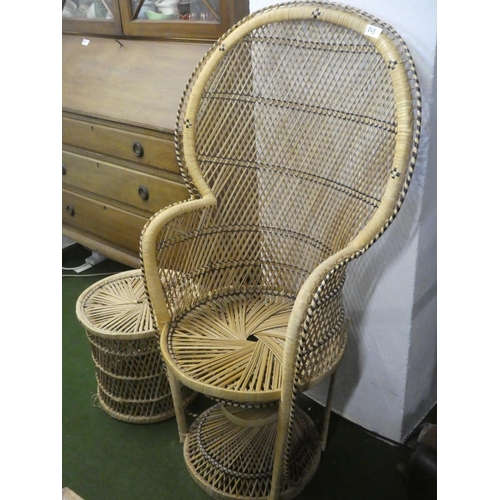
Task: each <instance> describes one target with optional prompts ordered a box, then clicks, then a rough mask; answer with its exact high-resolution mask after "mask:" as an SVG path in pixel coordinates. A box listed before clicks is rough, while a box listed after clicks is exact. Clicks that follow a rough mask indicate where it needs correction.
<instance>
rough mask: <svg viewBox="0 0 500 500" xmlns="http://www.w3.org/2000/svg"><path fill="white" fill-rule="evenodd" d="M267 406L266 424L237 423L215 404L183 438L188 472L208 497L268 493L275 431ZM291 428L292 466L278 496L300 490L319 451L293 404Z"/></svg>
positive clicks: (308, 425) (226, 499)
mask: <svg viewBox="0 0 500 500" xmlns="http://www.w3.org/2000/svg"><path fill="white" fill-rule="evenodd" d="M252 411H253V412H255V411H258V410H252ZM273 411H274V414H275V417H276V418H275V419H274V422H272V423H270V424H267V425H262V426H241V425H237V424H235V423H233V422H231V421H230V420H229V419H228V418H227V416H226V415H225V413H224V411H223V407H222V406H221V405H220V404H219V405H216V406H213V407H212V408H209V409H208V410H207V411H205V412H204V413H203V414H201V415H200V416H199V417H198V418H197V420H196V421H195V422H194V424H193V426H192V428H191V432H190V434H189V436H188V438H187V439H186V441H185V442H184V458H185V460H186V464H187V466H188V470H189V473H190V474H191V477H192V478H193V479H194V480H195V481H196V482H197V483H198V485H199V486H201V488H203V489H204V490H205V491H206V492H207V493H209V494H210V496H212V497H213V498H217V499H221V500H229V499H265V498H268V496H269V494H270V492H271V479H272V475H273V461H274V448H275V447H274V443H275V440H276V434H277V423H276V420H277V409H276V408H274V410H273ZM291 432H292V447H291V450H290V459H291V460H290V462H291V463H292V464H293V465H292V467H291V469H290V474H289V479H288V481H287V482H286V483H285V484H283V487H282V488H283V491H282V495H281V498H283V499H287V498H293V497H294V496H296V495H298V494H299V493H300V492H301V491H302V489H303V488H304V486H305V485H306V484H307V482H308V481H309V479H310V478H311V477H312V476H313V475H314V473H315V472H316V470H317V468H318V465H319V461H320V455H321V450H320V446H319V435H318V433H317V431H316V428H315V426H314V423H313V422H312V420H311V419H310V418H309V417H308V416H307V414H306V413H305V412H303V411H302V410H300V409H299V408H298V409H297V413H296V418H295V419H294V422H293V427H292V431H291ZM219 436H224V439H223V440H221V439H218V437H219ZM214 437H215V438H214Z"/></svg>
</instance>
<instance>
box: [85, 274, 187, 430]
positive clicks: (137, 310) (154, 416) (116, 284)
mask: <svg viewBox="0 0 500 500" xmlns="http://www.w3.org/2000/svg"><path fill="white" fill-rule="evenodd" d="M76 313H77V316H78V319H79V320H80V322H81V323H82V325H83V326H84V328H85V330H86V333H87V337H88V339H89V341H90V345H91V350H92V358H93V360H94V363H95V367H96V379H97V397H98V400H99V404H100V406H101V407H102V408H103V409H104V410H105V411H106V412H107V413H108V414H109V415H110V416H112V417H113V418H116V419H118V420H122V421H125V422H131V423H145V424H146V423H153V422H160V421H162V420H165V419H167V418H170V417H172V416H173V415H174V414H175V411H174V403H173V400H172V393H171V390H170V385H169V383H168V379H167V376H166V373H165V365H164V363H163V360H162V358H161V355H160V352H159V349H158V343H157V338H156V335H155V330H154V329H153V319H152V316H151V313H150V309H149V306H148V303H147V300H146V296H145V291H144V286H143V279H142V275H141V272H140V271H137V270H133V271H126V272H123V273H119V274H116V275H114V276H112V277H109V278H105V279H103V280H101V281H99V282H97V283H96V284H94V285H92V286H91V287H89V288H87V290H85V291H84V292H83V293H82V294H81V295H80V297H79V299H78V301H77V305H76ZM182 394H183V400H184V402H185V403H186V404H187V403H188V402H189V401H191V400H192V399H193V397H194V393H193V391H191V390H189V389H187V388H185V387H184V388H183V389H182Z"/></svg>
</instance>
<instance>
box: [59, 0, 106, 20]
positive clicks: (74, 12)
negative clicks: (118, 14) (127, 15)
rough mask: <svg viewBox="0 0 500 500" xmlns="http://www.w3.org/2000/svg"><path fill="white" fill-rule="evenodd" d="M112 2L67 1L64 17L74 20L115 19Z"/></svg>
mask: <svg viewBox="0 0 500 500" xmlns="http://www.w3.org/2000/svg"><path fill="white" fill-rule="evenodd" d="M111 5H112V3H111V1H110V0H66V1H65V2H64V6H63V10H62V16H63V17H65V18H72V19H104V20H106V19H108V20H109V19H113V14H112V13H111Z"/></svg>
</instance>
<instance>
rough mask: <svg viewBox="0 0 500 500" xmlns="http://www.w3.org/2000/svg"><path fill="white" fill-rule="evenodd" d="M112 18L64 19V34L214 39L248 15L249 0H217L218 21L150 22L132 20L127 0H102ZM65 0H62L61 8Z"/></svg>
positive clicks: (131, 12)
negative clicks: (218, 7)
mask: <svg viewBox="0 0 500 500" xmlns="http://www.w3.org/2000/svg"><path fill="white" fill-rule="evenodd" d="M103 1H104V3H105V4H106V5H107V7H108V8H109V9H110V10H111V12H112V13H113V17H114V20H100V19H78V18H75V19H73V18H63V20H62V30H63V33H79V34H88V35H103V36H119V37H125V38H128V37H138V38H159V39H170V40H216V39H217V38H219V37H220V36H221V35H222V34H223V33H224V32H225V31H227V29H229V28H230V27H231V26H232V25H233V24H235V23H236V22H237V21H239V20H240V19H242V18H243V17H245V16H246V15H248V13H249V0H219V5H220V22H199V21H185V20H182V21H150V20H143V19H134V12H133V11H132V5H131V1H130V0H103ZM65 2H66V0H63V7H64V4H65Z"/></svg>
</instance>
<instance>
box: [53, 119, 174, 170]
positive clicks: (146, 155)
mask: <svg viewBox="0 0 500 500" xmlns="http://www.w3.org/2000/svg"><path fill="white" fill-rule="evenodd" d="M62 142H63V144H70V145H71V146H76V147H79V148H83V149H87V150H89V151H94V152H96V153H102V154H105V155H109V156H115V157H117V158H122V159H124V160H130V161H134V162H137V163H140V164H142V165H149V166H151V167H157V168H161V169H164V170H168V171H170V172H176V173H179V167H178V166H177V160H176V158H175V145H174V141H173V140H169V139H168V138H165V139H162V138H159V137H153V136H149V135H146V134H141V133H138V132H131V131H129V130H122V129H119V128H113V127H109V126H107V125H99V124H96V123H90V122H86V121H82V120H75V119H73V118H68V117H63V119H62Z"/></svg>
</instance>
